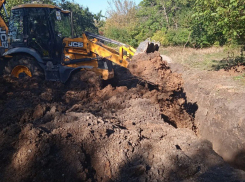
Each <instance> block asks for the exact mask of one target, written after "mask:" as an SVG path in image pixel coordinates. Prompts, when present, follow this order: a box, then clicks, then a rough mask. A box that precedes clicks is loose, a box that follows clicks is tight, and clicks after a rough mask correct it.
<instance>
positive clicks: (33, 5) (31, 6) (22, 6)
mask: <svg viewBox="0 0 245 182" xmlns="http://www.w3.org/2000/svg"><path fill="white" fill-rule="evenodd" d="M19 8H50V9H58V10H60V11H61V12H62V13H70V11H68V10H62V9H61V8H59V7H57V6H54V5H51V4H22V5H18V6H14V7H13V8H12V9H19Z"/></svg>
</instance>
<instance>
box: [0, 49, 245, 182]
mask: <svg viewBox="0 0 245 182" xmlns="http://www.w3.org/2000/svg"><path fill="white" fill-rule="evenodd" d="M143 57H144V58H145V59H143ZM159 57H160V56H159V54H158V53H155V54H150V55H144V56H142V57H140V58H138V59H136V60H134V61H133V62H132V64H134V63H135V64H137V62H138V61H139V62H140V61H142V63H141V65H144V64H148V65H149V64H151V63H154V62H155V61H157V62H158V63H159V62H160V63H161V64H157V65H158V67H157V69H156V68H155V67H154V66H153V67H151V68H152V71H149V72H148V73H152V74H161V76H156V77H151V78H155V80H153V81H156V80H157V79H159V78H160V79H163V80H165V81H166V80H167V81H166V82H165V83H164V84H163V85H161V87H160V88H159V87H156V86H154V85H152V84H150V83H147V84H146V83H144V82H142V80H137V79H135V77H133V76H132V75H130V73H129V72H128V71H127V70H125V69H122V68H116V73H117V75H116V78H115V79H114V80H112V81H111V85H112V86H111V85H110V84H108V83H101V84H100V79H99V78H98V77H97V76H95V75H94V74H93V73H91V72H82V73H80V74H77V75H75V76H74V77H73V78H72V80H71V82H70V83H68V84H66V85H63V84H61V83H53V82H47V81H43V80H39V79H38V78H24V79H22V80H16V79H14V78H10V77H4V78H0V155H1V156H2V157H1V158H0V181H104V182H105V181H108V182H109V181H125V182H126V181H243V180H245V176H244V172H242V171H240V170H235V169H233V168H231V167H230V166H229V165H228V164H226V163H225V162H224V161H223V159H222V158H221V157H219V156H218V155H217V154H216V153H215V152H214V151H213V150H212V144H211V143H210V142H208V141H206V140H200V139H198V138H197V136H196V134H195V132H198V129H197V128H196V126H195V124H194V115H195V111H196V109H197V108H196V105H195V104H192V103H189V102H188V101H187V98H186V97H185V93H184V92H183V80H182V79H181V77H180V75H178V74H173V73H172V72H171V71H170V69H169V67H168V66H167V65H166V63H165V62H162V60H161V59H160V58H159ZM154 65H155V64H154ZM132 68H133V69H134V70H135V71H136V72H134V71H132ZM147 68H149V67H147ZM131 71H132V73H133V74H134V75H137V74H141V73H142V71H145V69H142V68H138V67H137V68H136V67H135V66H132V67H131ZM153 71H156V72H153ZM148 78H150V77H148ZM125 80H127V81H125ZM172 80H174V81H172ZM148 81H149V82H151V81H152V80H148Z"/></svg>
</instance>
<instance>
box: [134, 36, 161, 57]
mask: <svg viewBox="0 0 245 182" xmlns="http://www.w3.org/2000/svg"><path fill="white" fill-rule="evenodd" d="M159 46H160V43H158V42H157V43H155V42H151V41H150V40H149V39H146V40H145V41H143V42H141V43H140V45H139V46H138V48H137V49H136V52H135V55H137V54H139V53H144V52H145V53H151V52H155V51H158V50H159Z"/></svg>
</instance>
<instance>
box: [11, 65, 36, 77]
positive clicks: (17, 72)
mask: <svg viewBox="0 0 245 182" xmlns="http://www.w3.org/2000/svg"><path fill="white" fill-rule="evenodd" d="M21 73H25V74H26V75H27V76H29V77H32V74H31V71H30V70H29V68H27V67H26V66H22V65H19V66H15V67H14V69H13V70H12V72H11V75H12V76H14V77H16V78H19V76H20V74H21Z"/></svg>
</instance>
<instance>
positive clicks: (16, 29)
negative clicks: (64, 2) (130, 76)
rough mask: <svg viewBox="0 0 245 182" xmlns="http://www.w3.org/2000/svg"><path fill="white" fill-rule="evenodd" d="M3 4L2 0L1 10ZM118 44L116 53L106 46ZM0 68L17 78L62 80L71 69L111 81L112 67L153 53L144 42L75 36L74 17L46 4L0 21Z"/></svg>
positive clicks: (17, 10)
mask: <svg viewBox="0 0 245 182" xmlns="http://www.w3.org/2000/svg"><path fill="white" fill-rule="evenodd" d="M5 3H6V1H5V0H0V8H1V9H2V8H4V10H5V14H6V16H8V15H7V11H6V9H5ZM106 43H110V44H116V45H117V46H119V50H118V51H116V50H115V49H113V48H111V47H109V46H107V45H106ZM0 46H1V47H0V56H1V57H0V64H1V65H4V66H2V67H3V72H4V73H5V74H11V75H13V76H14V77H17V78H20V77H24V76H29V77H32V76H35V75H36V76H39V75H43V76H45V78H46V80H52V81H61V82H66V81H67V80H68V78H69V77H70V75H71V74H72V72H74V71H75V70H83V69H86V70H92V71H94V72H95V73H97V74H98V75H100V76H101V77H102V78H103V79H104V80H107V79H110V78H113V76H114V71H113V64H112V63H116V64H118V65H120V66H122V67H125V68H127V66H128V64H129V62H130V60H131V58H132V56H134V54H137V53H138V52H144V51H145V52H154V51H155V50H157V49H158V46H157V45H154V44H152V43H149V42H148V41H146V42H143V43H142V44H140V46H139V48H138V49H137V50H135V49H134V48H133V47H131V46H129V45H126V44H123V43H121V42H118V41H115V40H112V39H108V38H106V37H103V36H100V35H95V34H92V33H89V32H84V33H83V34H82V36H81V37H79V38H75V37H74V36H73V26H72V13H71V12H70V11H67V10H62V9H61V8H59V7H56V6H53V5H48V4H23V5H18V6H15V7H13V8H12V10H11V15H10V17H9V22H8V25H7V24H6V23H5V21H4V20H3V19H2V17H0Z"/></svg>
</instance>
